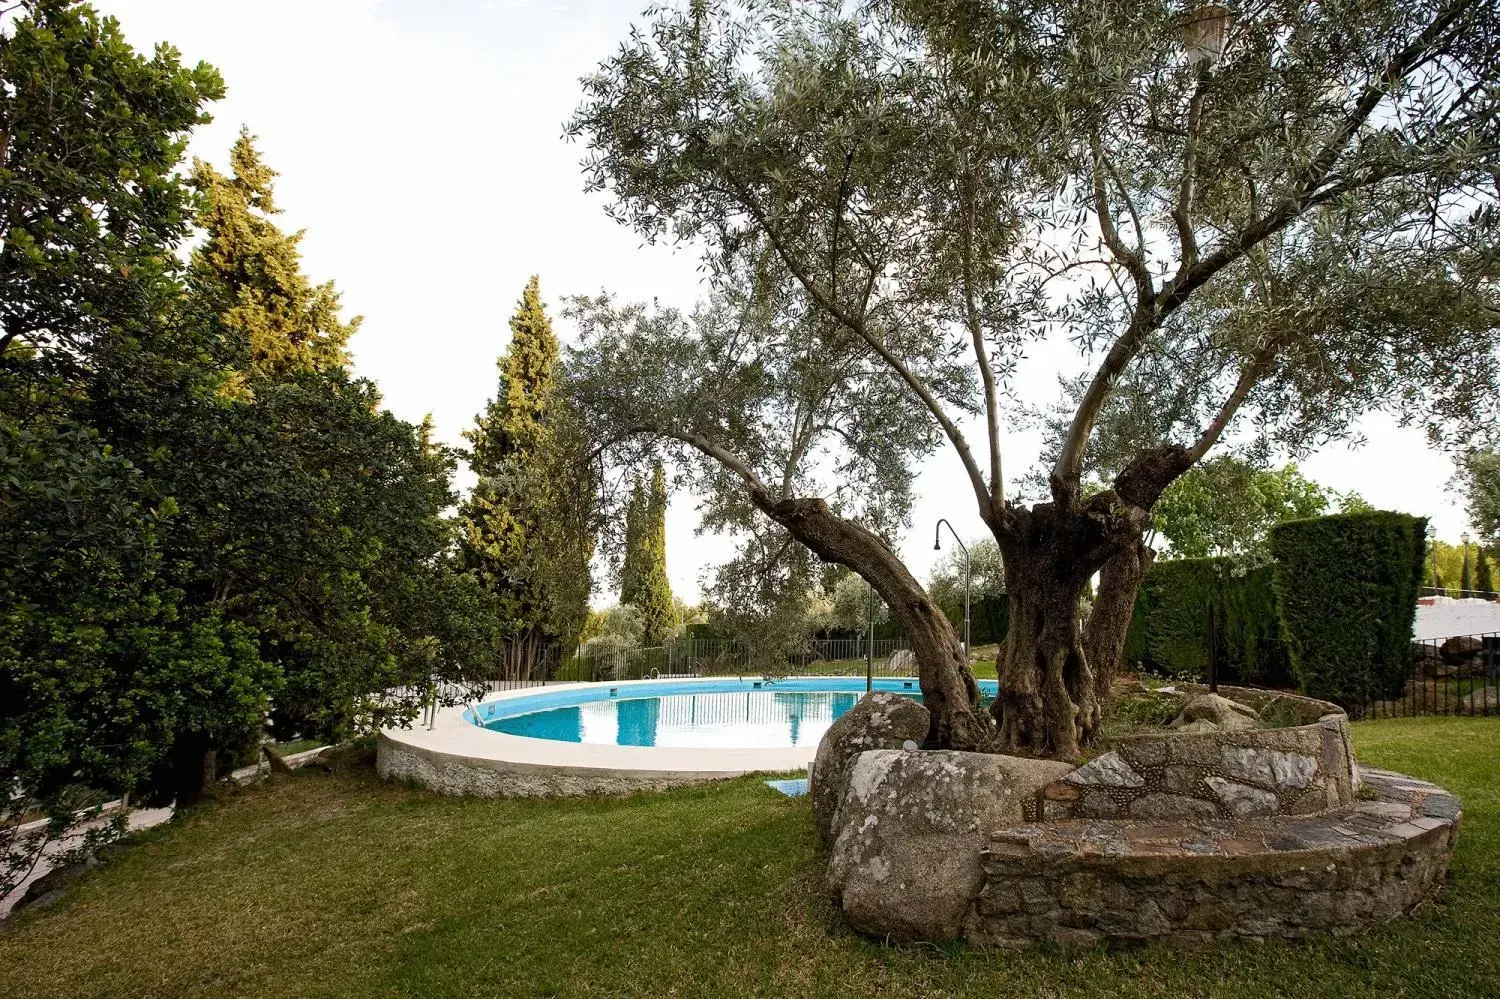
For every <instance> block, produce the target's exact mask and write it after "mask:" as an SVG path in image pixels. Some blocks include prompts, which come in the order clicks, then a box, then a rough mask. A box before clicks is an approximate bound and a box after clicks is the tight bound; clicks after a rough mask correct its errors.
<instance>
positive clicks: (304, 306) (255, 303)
mask: <svg viewBox="0 0 1500 999" xmlns="http://www.w3.org/2000/svg"><path fill="white" fill-rule="evenodd" d="M229 163H230V174H229V175H228V176H226V175H224V174H222V173H220V172H219V171H218V170H216V169H215V168H214V167H212V166H211V165H209V164H207V163H204V162H202V161H201V160H200V161H198V162H196V163H194V165H193V186H194V187H195V188H196V189H197V190H198V192H199V194H200V195H201V197H202V199H203V207H202V210H201V211H200V213H199V216H198V224H199V225H201V226H202V227H203V229H204V232H205V238H204V241H203V244H202V245H201V246H200V247H199V248H198V249H197V250H195V251H194V253H193V284H194V290H195V291H197V292H198V293H200V294H202V295H206V296H211V300H212V301H213V302H214V304H215V306H216V311H217V312H218V313H219V315H220V320H221V323H222V325H223V327H224V328H225V329H226V330H227V331H228V332H229V333H230V335H231V336H233V337H236V338H237V339H238V340H239V344H238V347H239V349H240V350H241V352H242V353H243V364H244V368H245V373H246V374H247V375H248V376H249V377H250V378H251V379H252V380H253V379H255V378H285V377H288V376H290V375H293V374H295V373H297V372H300V371H315V370H319V369H323V368H330V367H338V368H342V367H345V366H346V365H347V363H348V356H347V354H346V353H345V347H346V345H347V344H348V342H349V338H350V337H351V336H353V335H354V332H355V331H356V330H357V329H358V328H359V323H360V320H359V318H358V317H355V318H354V319H352V320H350V321H349V322H347V323H346V322H344V321H343V320H341V319H340V318H339V308H340V306H339V294H338V292H337V291H335V290H334V286H333V282H331V281H330V282H327V283H325V284H320V285H314V284H313V283H312V282H311V281H309V280H308V278H307V276H306V275H305V274H303V273H302V260H301V253H300V251H299V249H298V244H299V243H301V242H302V235H303V234H302V233H300V232H295V233H284V232H282V231H281V230H280V229H279V228H278V227H277V226H276V223H275V222H274V221H273V220H272V218H271V216H274V215H277V214H279V213H280V211H281V210H280V209H279V208H277V207H276V200H275V192H274V185H273V183H272V182H273V180H274V179H275V177H276V171H275V170H272V169H271V168H270V167H268V166H266V165H265V163H263V162H262V161H261V158H260V153H259V151H257V150H256V148H255V137H254V136H253V135H251V134H250V133H249V132H248V131H245V130H241V131H240V136H239V138H238V139H236V140H235V143H234V146H233V148H232V149H231V150H230V153H229Z"/></svg>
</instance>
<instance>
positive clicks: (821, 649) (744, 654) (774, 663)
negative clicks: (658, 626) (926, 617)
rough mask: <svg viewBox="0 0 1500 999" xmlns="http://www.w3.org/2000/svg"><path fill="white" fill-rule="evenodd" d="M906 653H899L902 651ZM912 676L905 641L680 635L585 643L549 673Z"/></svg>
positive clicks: (574, 677)
mask: <svg viewBox="0 0 1500 999" xmlns="http://www.w3.org/2000/svg"><path fill="white" fill-rule="evenodd" d="M903 652H904V653H906V654H905V655H903V654H902V653H903ZM867 665H868V667H869V671H870V672H871V673H872V674H873V675H875V676H898V677H910V676H915V675H916V661H915V659H914V658H913V657H912V656H911V654H910V651H909V648H908V645H907V642H906V640H905V639H876V640H875V641H874V642H873V643H872V642H870V641H869V640H868V639H862V638H860V639H809V640H807V641H805V642H801V643H798V644H796V645H793V646H791V647H774V648H757V647H754V646H752V645H751V644H749V643H746V642H742V641H739V640H736V639H721V638H688V637H684V638H681V639H677V640H676V641H672V642H669V643H667V644H666V645H662V646H657V647H654V648H644V649H641V648H634V649H610V648H609V647H608V646H604V647H600V646H599V645H597V644H592V643H591V644H586V645H584V646H582V647H581V648H579V649H578V650H577V651H576V652H575V654H574V655H573V656H571V657H569V658H567V659H564V660H563V661H562V662H560V663H559V664H558V668H557V669H556V670H555V671H554V672H553V673H552V674H550V676H549V678H550V679H553V680H570V681H583V682H589V681H595V680H642V679H651V678H667V677H685V676H752V675H753V676H797V675H799V674H808V675H837V676H863V675H864V674H865V671H866V666H867Z"/></svg>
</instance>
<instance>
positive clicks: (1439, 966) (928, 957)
mask: <svg viewBox="0 0 1500 999" xmlns="http://www.w3.org/2000/svg"><path fill="white" fill-rule="evenodd" d="M1355 731H1356V736H1355V740H1356V743H1357V750H1358V752H1359V754H1360V757H1361V759H1363V760H1364V761H1365V762H1367V763H1369V764H1372V765H1377V766H1382V767H1389V768H1394V769H1398V770H1403V771H1406V772H1409V773H1412V774H1415V775H1417V776H1420V777H1426V778H1429V779H1432V780H1436V781H1438V782H1440V783H1442V784H1444V785H1445V786H1446V787H1448V788H1449V789H1450V790H1452V791H1454V792H1456V793H1457V794H1459V795H1460V796H1461V797H1462V798H1463V800H1464V804H1465V820H1464V828H1463V832H1462V834H1461V835H1460V839H1459V849H1458V856H1457V858H1456V860H1455V862H1454V866H1453V874H1452V876H1451V879H1450V881H1449V883H1448V885H1447V887H1446V888H1445V889H1444V891H1443V892H1442V893H1441V895H1440V897H1439V898H1438V899H1437V900H1436V901H1435V902H1432V903H1430V904H1427V905H1425V906H1424V907H1423V908H1422V909H1421V910H1420V911H1419V912H1418V913H1417V915H1416V917H1415V918H1414V919H1412V920H1410V921H1403V922H1399V923H1397V924H1394V925H1392V926H1388V927H1384V928H1381V929H1378V930H1375V931H1373V932H1371V933H1370V934H1369V935H1367V936H1363V937H1358V938H1350V939H1341V940H1333V939H1325V940H1319V941H1316V942H1312V943H1301V944H1268V945H1262V946H1256V945H1251V944H1236V945H1231V946H1225V947H1221V948H1220V949H1218V950H1215V951H1213V952H1209V953H1205V954H1197V955H1179V954H1174V953H1172V952H1170V951H1167V950H1164V949H1156V948H1146V949H1133V950H1126V951H1123V952H1117V953H1113V954H1107V953H1085V954H1081V955H1067V954H1062V953H1059V952H1053V951H1040V952H1033V953H1022V954H1016V953H1005V952H986V951H982V950H978V949H971V948H965V947H962V946H953V947H945V948H938V947H931V946H927V947H888V946H883V945H881V944H878V943H873V942H870V941H866V940H864V939H862V938H860V937H857V936H855V935H853V934H851V933H850V932H849V931H848V930H847V929H845V928H844V927H843V926H842V924H841V922H840V919H839V916H838V914H837V913H836V911H835V910H833V909H832V908H831V907H830V906H829V904H828V903H827V902H826V901H825V900H824V898H823V892H822V872H821V869H820V859H819V852H818V849H817V847H816V843H815V836H814V833H813V829H812V821H811V813H810V811H809V808H808V806H807V804H806V801H805V799H803V800H792V799H787V798H783V797H782V796H780V795H778V794H776V793H775V792H773V791H771V790H769V789H768V788H766V787H765V786H763V785H762V784H761V783H760V781H758V780H754V779H745V780H738V781H733V782H729V783H725V784H719V785H714V786H709V787H704V788H696V789H687V790H683V791H676V792H671V793H666V794H643V795H636V796H632V797H626V798H613V799H593V800H575V801H562V802H558V801H486V800H462V799H442V798H438V797H435V796H432V795H429V794H427V793H425V792H421V791H416V790H411V789H408V788H405V787H400V786H395V785H390V784H384V783H382V782H380V781H379V780H377V779H376V778H375V776H374V774H373V773H372V772H371V770H370V769H369V766H368V763H364V762H358V761H352V762H350V763H349V764H347V765H346V766H344V767H343V768H342V769H341V771H340V772H338V773H336V774H334V775H332V776H330V775H328V774H326V773H317V772H310V773H309V772H303V773H299V774H298V775H297V776H294V777H288V778H278V779H277V780H275V781H272V782H270V783H268V784H263V785H260V786H257V787H255V788H251V789H248V790H243V791H239V792H237V793H234V794H232V795H229V796H227V797H226V798H224V799H223V800H220V801H218V802H216V803H214V804H213V805H211V806H209V807H207V808H205V809H203V810H201V811H199V812H198V813H197V814H195V815H192V816H190V817H187V818H185V819H182V820H180V821H177V822H174V823H172V824H171V825H170V826H168V827H165V828H161V829H158V830H153V831H151V832H149V833H147V834H145V835H143V836H141V837H140V838H139V841H138V843H137V845H134V846H131V847H129V848H128V849H125V850H123V851H122V852H121V853H120V854H119V855H118V856H117V857H116V858H115V859H114V860H112V861H111V862H110V863H108V864H105V865H103V866H102V867H101V868H99V869H98V870H97V871H95V872H93V873H92V874H91V875H90V876H89V877H88V878H86V879H85V880H84V881H83V882H82V883H80V884H79V885H78V886H77V887H75V888H74V890H73V891H71V892H70V893H69V894H68V895H67V896H66V897H65V898H64V900H63V901H61V902H60V903H58V904H57V905H56V906H54V907H52V908H51V909H49V910H46V911H42V912H37V913H31V914H28V915H23V916H22V917H20V918H19V919H18V920H16V925H14V926H13V927H12V928H11V929H10V930H9V931H8V932H7V933H5V934H3V935H0V994H4V995H5V996H7V997H11V999H22V997H30V996H59V997H62V996H66V997H69V999H73V997H86V996H100V997H103V996H109V997H131V996H151V997H177V996H213V997H220V996H286V997H317V996H351V997H361V999H363V997H386V996H409V997H439V996H470V995H472V996H496V997H525V996H647V995H649V996H674V997H688V996H705V997H708V996H798V997H825V996H830V997H834V996H850V997H853V996H859V997H867V996H881V997H885V999H892V997H908V996H910V997H918V996H921V997H939V996H976V997H986V999H1006V997H1020V996H1025V997H1028V999H1030V997H1037V999H1049V997H1051V999H1062V997H1069V999H1072V997H1089V996H1099V997H1109V999H1132V997H1144V996H1173V997H1176V996H1223V997H1244V996H1284V997H1303V996H1330V997H1338V999H1356V997H1365V996H1380V997H1400V999H1407V997H1417V996H1453V997H1458V996H1465V997H1467V996H1500V720H1497V719H1452V718H1443V719H1416V720H1413V719H1397V720H1391V721H1382V722H1371V723H1362V724H1360V725H1357V726H1356V727H1355Z"/></svg>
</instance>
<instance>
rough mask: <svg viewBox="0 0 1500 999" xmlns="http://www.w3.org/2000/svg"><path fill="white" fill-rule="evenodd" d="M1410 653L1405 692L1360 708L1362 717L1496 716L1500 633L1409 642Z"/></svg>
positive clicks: (1499, 687) (1499, 708) (1499, 690)
mask: <svg viewBox="0 0 1500 999" xmlns="http://www.w3.org/2000/svg"><path fill="white" fill-rule="evenodd" d="M1411 652H1412V656H1411V658H1412V667H1411V672H1410V674H1409V676H1408V678H1407V680H1406V684H1405V686H1404V687H1403V689H1402V690H1401V691H1400V692H1399V693H1397V694H1395V695H1394V696H1392V697H1389V698H1385V699H1381V700H1372V701H1371V702H1370V703H1369V704H1367V705H1363V706H1362V710H1359V711H1358V714H1359V715H1360V716H1361V717H1365V718H1399V717H1407V716H1413V715H1466V716H1468V715H1497V714H1500V632H1495V631H1490V632H1484V633H1481V634H1477V635H1457V636H1454V637H1452V638H1444V639H1428V640H1423V641H1418V642H1413V643H1412V645H1411Z"/></svg>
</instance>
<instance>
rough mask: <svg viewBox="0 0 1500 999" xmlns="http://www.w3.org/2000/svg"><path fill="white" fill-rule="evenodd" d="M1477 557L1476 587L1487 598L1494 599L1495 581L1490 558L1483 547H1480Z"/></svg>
mask: <svg viewBox="0 0 1500 999" xmlns="http://www.w3.org/2000/svg"><path fill="white" fill-rule="evenodd" d="M1475 559H1476V560H1477V563H1478V565H1477V568H1476V571H1475V573H1474V575H1475V580H1474V588H1475V589H1477V590H1478V591H1479V595H1480V596H1482V597H1484V598H1485V599H1486V600H1492V599H1494V596H1495V581H1494V578H1493V576H1491V574H1490V560H1489V558H1488V557H1487V556H1486V555H1485V553H1484V549H1483V548H1481V549H1479V551H1478V552H1477V553H1476V554H1475Z"/></svg>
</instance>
